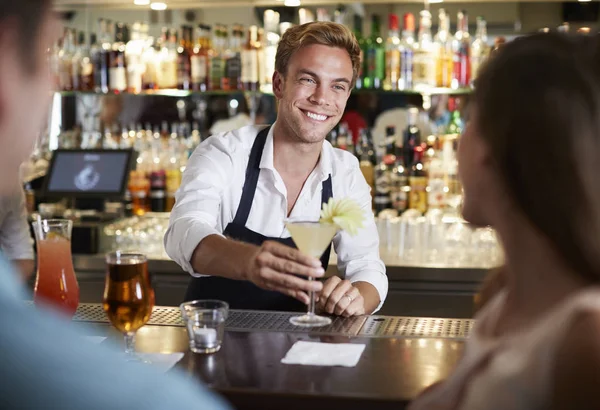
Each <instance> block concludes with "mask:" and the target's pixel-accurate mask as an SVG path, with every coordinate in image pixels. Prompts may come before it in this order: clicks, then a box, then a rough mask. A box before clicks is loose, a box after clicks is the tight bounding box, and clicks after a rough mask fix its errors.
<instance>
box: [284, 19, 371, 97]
mask: <svg viewBox="0 0 600 410" xmlns="http://www.w3.org/2000/svg"><path fill="white" fill-rule="evenodd" d="M312 44H320V45H324V46H329V47H337V48H341V49H344V50H346V51H347V52H348V56H349V57H350V61H351V62H352V86H353V87H354V82H355V81H356V78H357V77H358V74H359V72H360V64H361V61H360V46H359V45H358V41H356V37H354V34H352V32H351V31H350V29H348V27H346V26H344V25H343V24H338V23H331V22H326V21H319V22H312V23H306V24H302V25H300V26H295V27H292V28H290V29H288V30H287V31H286V32H285V34H284V35H283V37H282V38H281V41H280V42H279V47H278V48H277V55H276V56H275V70H276V71H277V72H278V73H280V74H281V75H283V76H285V75H286V74H287V68H288V64H289V61H290V58H291V57H292V55H293V54H294V53H295V52H296V51H297V50H299V49H301V48H302V47H305V46H308V45H312Z"/></svg>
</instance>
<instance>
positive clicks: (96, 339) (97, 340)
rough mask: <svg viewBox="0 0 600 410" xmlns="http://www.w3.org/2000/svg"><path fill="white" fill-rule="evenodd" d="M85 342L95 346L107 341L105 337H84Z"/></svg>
mask: <svg viewBox="0 0 600 410" xmlns="http://www.w3.org/2000/svg"><path fill="white" fill-rule="evenodd" d="M83 338H84V339H85V340H87V341H88V342H90V343H93V344H95V345H97V344H100V343H102V342H104V340H106V338H105V337H104V336H83Z"/></svg>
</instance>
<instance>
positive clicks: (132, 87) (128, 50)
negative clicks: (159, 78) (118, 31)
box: [125, 22, 145, 93]
mask: <svg viewBox="0 0 600 410" xmlns="http://www.w3.org/2000/svg"><path fill="white" fill-rule="evenodd" d="M141 29H142V25H141V23H139V22H135V23H133V26H132V30H131V39H130V40H129V41H128V42H127V44H126V45H125V61H126V63H127V91H128V92H130V93H139V92H140V91H142V83H143V81H142V76H143V75H144V70H145V67H144V64H143V60H142V55H143V53H144V46H145V44H144V41H143V40H142V38H141Z"/></svg>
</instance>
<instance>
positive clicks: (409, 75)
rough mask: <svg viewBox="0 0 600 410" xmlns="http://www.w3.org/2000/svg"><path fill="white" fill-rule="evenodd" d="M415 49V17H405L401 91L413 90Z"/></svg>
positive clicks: (401, 48) (402, 41)
mask: <svg viewBox="0 0 600 410" xmlns="http://www.w3.org/2000/svg"><path fill="white" fill-rule="evenodd" d="M414 49H415V16H414V15H413V14H412V13H406V14H405V15H404V30H403V31H402V40H401V41H400V82H399V87H398V88H400V89H401V90H410V89H412V88H413V57H414Z"/></svg>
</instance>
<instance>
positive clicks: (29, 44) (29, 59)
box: [0, 0, 52, 72]
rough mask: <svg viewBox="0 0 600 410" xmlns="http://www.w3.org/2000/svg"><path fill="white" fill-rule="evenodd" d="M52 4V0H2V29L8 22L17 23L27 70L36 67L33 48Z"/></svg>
mask: <svg viewBox="0 0 600 410" xmlns="http://www.w3.org/2000/svg"><path fill="white" fill-rule="evenodd" d="M51 6H52V1H51V0H0V30H2V29H5V26H6V25H7V24H14V25H15V29H16V31H17V33H16V34H17V36H18V37H17V41H18V43H17V44H18V47H19V50H20V52H21V61H22V62H23V65H24V67H25V68H26V69H27V71H30V72H31V71H33V70H35V69H36V67H35V53H34V52H33V49H34V47H35V46H36V42H37V41H38V36H39V34H40V31H41V26H42V24H43V22H44V20H45V18H46V16H47V15H48V14H47V13H48V12H49V11H50V8H51Z"/></svg>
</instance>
